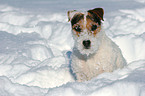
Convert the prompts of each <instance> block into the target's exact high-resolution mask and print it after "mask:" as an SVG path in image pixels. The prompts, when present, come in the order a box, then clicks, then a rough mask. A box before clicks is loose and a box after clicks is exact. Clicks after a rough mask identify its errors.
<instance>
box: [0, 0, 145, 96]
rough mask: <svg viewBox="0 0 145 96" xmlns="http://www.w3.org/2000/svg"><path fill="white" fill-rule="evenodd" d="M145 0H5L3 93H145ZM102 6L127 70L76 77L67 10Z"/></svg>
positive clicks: (0, 1) (1, 11) (0, 44)
mask: <svg viewBox="0 0 145 96" xmlns="http://www.w3.org/2000/svg"><path fill="white" fill-rule="evenodd" d="M144 5H145V0H116V1H115V0H109V1H107V0H97V1H96V0H90V1H88V0H79V1H78V0H73V1H72V0H13V1H12V0H0V18H1V19H0V96H145V75H144V74H145V50H144V48H145V27H144V26H145V14H144V13H145V6H144ZM96 7H102V8H104V10H105V16H104V22H103V27H104V30H105V32H106V34H107V35H108V36H109V38H111V39H112V40H113V41H114V42H115V43H116V44H117V45H118V46H119V47H120V49H121V50H122V53H123V56H124V57H125V59H126V61H127V63H128V64H127V66H125V67H124V68H123V69H118V70H115V71H114V72H112V73H102V74H100V75H99V76H98V77H95V78H93V79H92V80H90V81H86V82H82V83H80V82H76V81H75V78H74V76H73V73H72V71H71V70H70V62H71V59H70V55H71V52H72V48H73V45H74V41H73V37H72V33H71V26H70V23H69V22H68V17H67V11H69V10H74V9H75V10H82V11H84V10H88V9H93V8H96Z"/></svg>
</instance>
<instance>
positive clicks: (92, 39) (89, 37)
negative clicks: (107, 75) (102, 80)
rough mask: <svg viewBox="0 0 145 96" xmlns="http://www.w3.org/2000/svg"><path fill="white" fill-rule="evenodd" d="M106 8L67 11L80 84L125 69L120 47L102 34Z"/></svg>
mask: <svg viewBox="0 0 145 96" xmlns="http://www.w3.org/2000/svg"><path fill="white" fill-rule="evenodd" d="M103 15H104V10H103V8H95V9H91V10H88V11H86V12H79V11H76V10H73V11H68V19H69V21H70V22H71V27H72V36H73V38H74V41H75V42H74V47H73V51H72V56H71V59H72V62H71V68H72V71H73V73H75V76H76V79H77V81H78V82H83V81H88V80H91V79H92V78H94V77H97V76H98V75H99V74H101V73H103V72H112V71H114V70H116V69H118V68H123V67H124V66H125V65H126V60H125V59H124V57H123V55H122V53H121V50H120V49H119V47H118V46H117V45H116V44H115V43H114V42H113V41H112V40H111V39H109V38H108V37H107V35H106V34H105V32H104V30H103V25H102V21H104V19H103Z"/></svg>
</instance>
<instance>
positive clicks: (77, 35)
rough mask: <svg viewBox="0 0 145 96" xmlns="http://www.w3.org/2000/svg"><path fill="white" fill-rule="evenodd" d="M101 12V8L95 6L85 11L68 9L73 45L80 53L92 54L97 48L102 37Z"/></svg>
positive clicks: (102, 11)
mask: <svg viewBox="0 0 145 96" xmlns="http://www.w3.org/2000/svg"><path fill="white" fill-rule="evenodd" d="M103 14H104V10H103V9H102V8H95V9H92V10H88V11H87V12H78V11H76V10H74V11H68V19H69V21H70V22H71V25H72V32H73V37H74V39H75V47H76V48H77V49H78V50H79V51H80V53H81V54H86V55H89V54H93V53H94V52H96V50H97V49H98V47H99V45H100V42H101V38H102V34H101V20H103Z"/></svg>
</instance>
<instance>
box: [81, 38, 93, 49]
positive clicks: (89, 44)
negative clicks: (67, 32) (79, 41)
mask: <svg viewBox="0 0 145 96" xmlns="http://www.w3.org/2000/svg"><path fill="white" fill-rule="evenodd" d="M83 45H84V48H85V49H89V48H90V47H91V41H90V40H84V41H83Z"/></svg>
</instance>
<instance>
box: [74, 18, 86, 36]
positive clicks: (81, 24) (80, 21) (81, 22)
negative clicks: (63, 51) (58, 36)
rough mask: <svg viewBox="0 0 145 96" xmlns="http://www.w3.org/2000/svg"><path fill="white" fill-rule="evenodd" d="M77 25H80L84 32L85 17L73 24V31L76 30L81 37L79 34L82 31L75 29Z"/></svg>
mask: <svg viewBox="0 0 145 96" xmlns="http://www.w3.org/2000/svg"><path fill="white" fill-rule="evenodd" d="M77 26H79V27H80V29H81V32H83V30H84V27H85V26H84V19H81V20H79V21H78V22H77V23H76V24H74V25H73V26H72V29H73V31H74V32H76V35H77V36H78V37H79V34H80V33H81V32H78V31H76V30H75V27H77Z"/></svg>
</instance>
